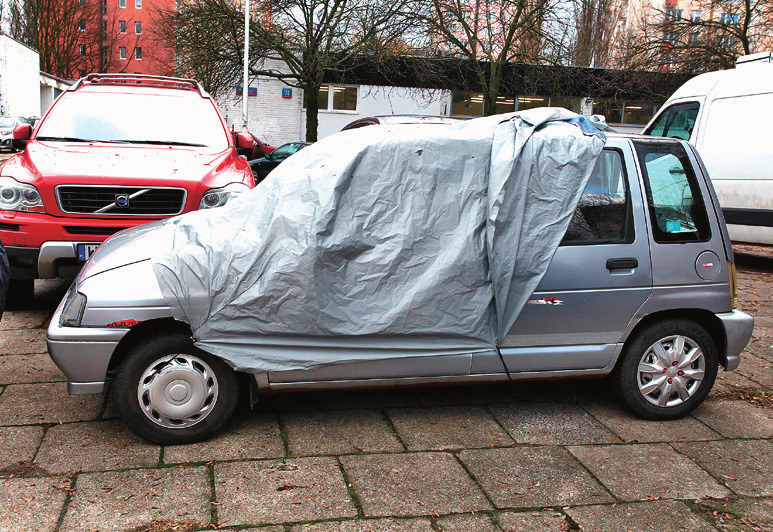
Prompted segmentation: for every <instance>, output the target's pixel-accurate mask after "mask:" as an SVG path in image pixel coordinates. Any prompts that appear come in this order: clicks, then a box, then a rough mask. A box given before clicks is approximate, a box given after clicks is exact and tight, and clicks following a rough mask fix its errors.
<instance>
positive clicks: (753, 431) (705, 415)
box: [693, 400, 773, 438]
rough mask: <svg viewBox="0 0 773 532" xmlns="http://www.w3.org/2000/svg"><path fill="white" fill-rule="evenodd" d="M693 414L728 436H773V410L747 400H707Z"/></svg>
mask: <svg viewBox="0 0 773 532" xmlns="http://www.w3.org/2000/svg"><path fill="white" fill-rule="evenodd" d="M693 415H694V416H695V417H697V418H698V419H700V420H701V421H703V422H704V423H706V424H707V425H708V426H710V427H711V428H713V429H714V430H716V431H718V432H719V433H720V434H722V435H723V436H727V437H728V438H770V437H773V412H771V410H770V409H767V410H766V409H765V408H763V407H760V406H755V405H753V404H750V403H747V402H746V401H739V400H718V401H716V400H715V401H706V402H705V403H703V404H702V405H701V406H699V407H698V408H697V409H695V411H694V412H693Z"/></svg>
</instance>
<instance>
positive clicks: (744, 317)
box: [716, 310, 754, 371]
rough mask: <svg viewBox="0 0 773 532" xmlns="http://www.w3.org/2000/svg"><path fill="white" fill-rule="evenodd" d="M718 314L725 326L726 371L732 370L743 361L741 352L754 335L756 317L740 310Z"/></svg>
mask: <svg viewBox="0 0 773 532" xmlns="http://www.w3.org/2000/svg"><path fill="white" fill-rule="evenodd" d="M716 316H717V318H719V319H720V321H721V322H722V325H723V327H724V328H725V345H726V348H725V356H726V359H727V362H726V363H725V371H732V370H734V369H736V368H737V367H738V365H739V364H740V363H741V352H742V351H743V350H744V348H745V347H746V344H748V343H749V339H750V338H751V336H752V330H753V329H754V318H752V317H751V316H749V315H748V314H746V313H745V312H741V311H740V310H734V311H732V312H723V313H722V314H717V315H716Z"/></svg>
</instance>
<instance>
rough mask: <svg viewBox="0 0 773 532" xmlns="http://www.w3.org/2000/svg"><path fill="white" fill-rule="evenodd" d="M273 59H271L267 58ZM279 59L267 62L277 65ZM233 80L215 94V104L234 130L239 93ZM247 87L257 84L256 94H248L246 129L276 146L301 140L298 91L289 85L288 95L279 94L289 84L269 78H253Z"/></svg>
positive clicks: (238, 121)
mask: <svg viewBox="0 0 773 532" xmlns="http://www.w3.org/2000/svg"><path fill="white" fill-rule="evenodd" d="M270 63H274V62H270ZM280 65H281V63H278V62H276V64H272V65H267V66H271V67H273V68H276V69H279V68H280ZM241 85H242V81H241V80H239V81H238V82H236V83H234V84H233V86H232V87H230V88H229V89H228V90H227V91H225V92H222V93H220V94H218V95H217V97H216V100H217V104H218V106H219V107H220V110H221V111H222V112H223V115H224V116H225V119H226V121H227V122H228V125H229V126H231V127H232V128H234V129H235V130H236V131H240V130H242V129H243V127H242V96H241V95H237V94H236V87H237V86H241ZM250 87H257V89H258V94H257V96H249V97H248V100H247V102H248V107H247V118H248V124H249V128H248V129H249V131H250V132H251V133H253V134H254V135H255V136H257V137H258V138H259V139H261V140H262V141H264V142H267V143H268V144H273V145H274V146H279V145H280V144H284V143H285V142H291V141H295V140H301V138H302V133H301V125H300V113H301V110H302V108H303V97H302V94H301V92H300V91H299V90H298V89H296V88H293V89H292V98H289V99H288V98H282V89H283V88H289V87H287V85H285V84H284V83H282V82H281V81H279V80H276V79H273V78H262V77H261V78H253V79H252V80H251V81H250Z"/></svg>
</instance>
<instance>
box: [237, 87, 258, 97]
mask: <svg viewBox="0 0 773 532" xmlns="http://www.w3.org/2000/svg"><path fill="white" fill-rule="evenodd" d="M243 92H244V88H243V87H241V86H238V87H236V94H237V95H241V94H242V93H243ZM257 95H258V88H257V87H247V96H257Z"/></svg>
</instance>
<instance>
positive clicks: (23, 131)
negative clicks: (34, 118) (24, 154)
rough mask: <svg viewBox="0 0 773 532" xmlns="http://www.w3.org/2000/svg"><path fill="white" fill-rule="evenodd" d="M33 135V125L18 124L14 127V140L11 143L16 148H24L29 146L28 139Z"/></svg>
mask: <svg viewBox="0 0 773 532" xmlns="http://www.w3.org/2000/svg"><path fill="white" fill-rule="evenodd" d="M31 136H32V126H31V125H29V124H18V125H17V126H15V127H14V128H13V141H12V142H11V145H12V146H13V148H14V149H15V150H23V149H24V148H26V147H27V141H29V140H30V137H31Z"/></svg>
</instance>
